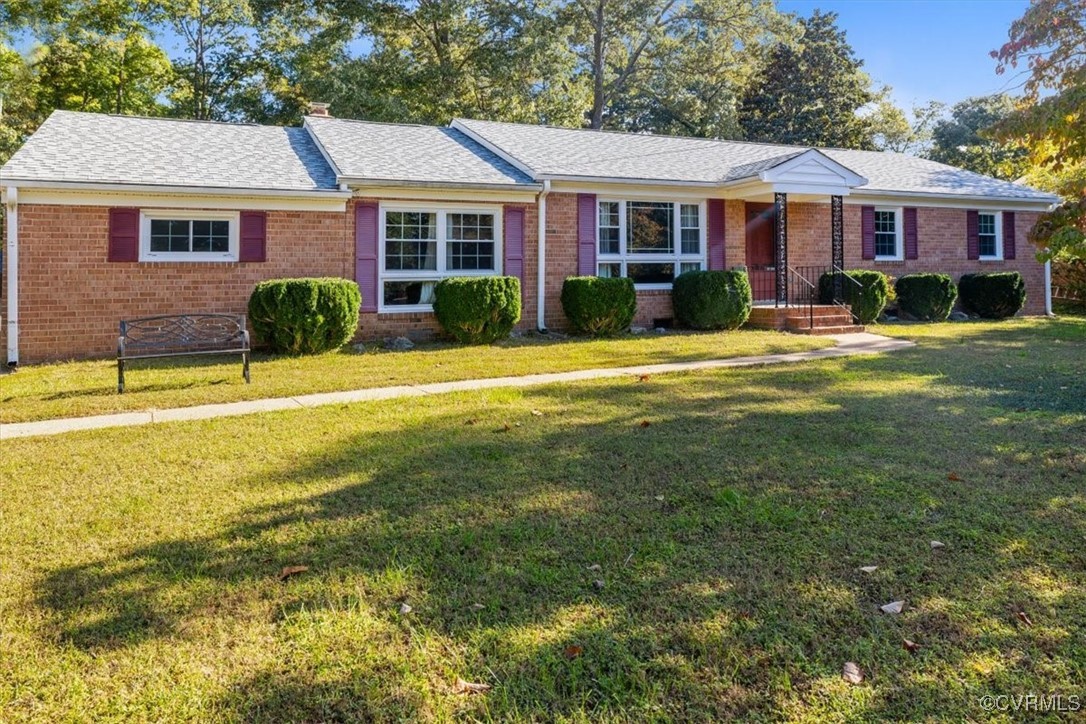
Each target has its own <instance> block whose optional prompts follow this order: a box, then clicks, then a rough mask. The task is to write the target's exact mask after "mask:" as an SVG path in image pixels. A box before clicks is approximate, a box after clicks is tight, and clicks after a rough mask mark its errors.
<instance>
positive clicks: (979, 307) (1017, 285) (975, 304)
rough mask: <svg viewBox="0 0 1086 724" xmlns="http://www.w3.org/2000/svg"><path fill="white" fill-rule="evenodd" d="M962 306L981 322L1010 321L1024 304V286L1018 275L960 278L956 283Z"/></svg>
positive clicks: (967, 276) (993, 274) (1009, 273)
mask: <svg viewBox="0 0 1086 724" xmlns="http://www.w3.org/2000/svg"><path fill="white" fill-rule="evenodd" d="M958 293H959V294H960V295H961V297H962V306H963V307H965V308H966V309H968V310H969V311H971V312H974V313H975V314H979V315H980V316H982V317H984V318H985V319H1005V318H1007V317H1013V316H1014V315H1015V314H1017V313H1018V310H1020V309H1021V308H1022V307H1023V306H1024V305H1025V303H1026V282H1025V281H1024V280H1023V279H1022V275H1021V274H1019V273H1018V272H993V273H990V274H963V275H962V278H961V279H959V280H958Z"/></svg>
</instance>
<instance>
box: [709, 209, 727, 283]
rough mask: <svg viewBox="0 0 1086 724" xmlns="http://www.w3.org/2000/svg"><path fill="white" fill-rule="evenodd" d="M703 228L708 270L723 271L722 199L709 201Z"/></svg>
mask: <svg viewBox="0 0 1086 724" xmlns="http://www.w3.org/2000/svg"><path fill="white" fill-rule="evenodd" d="M708 216H709V218H708V220H707V223H706V227H705V233H706V237H707V238H708V240H709V268H710V269H712V270H713V271H724V265H725V259H724V199H709V203H708Z"/></svg>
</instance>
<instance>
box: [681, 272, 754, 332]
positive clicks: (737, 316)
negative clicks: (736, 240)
mask: <svg viewBox="0 0 1086 724" xmlns="http://www.w3.org/2000/svg"><path fill="white" fill-rule="evenodd" d="M671 303H672V306H673V308H674V310H675V319H676V320H677V321H678V322H679V324H681V325H683V326H685V327H692V328H693V329H736V328H737V327H739V326H741V325H742V324H743V323H744V322H746V321H747V318H748V317H750V309H751V290H750V280H749V279H747V273H746V272H744V271H689V272H686V273H685V274H680V275H679V276H678V277H677V278H676V279H675V284H674V286H673V287H672V290H671Z"/></svg>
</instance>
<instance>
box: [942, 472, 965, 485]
mask: <svg viewBox="0 0 1086 724" xmlns="http://www.w3.org/2000/svg"><path fill="white" fill-rule="evenodd" d="M946 479H947V480H950V481H953V482H955V483H960V482H962V476H960V475H958V474H957V473H950V474H948V475H947V476H946Z"/></svg>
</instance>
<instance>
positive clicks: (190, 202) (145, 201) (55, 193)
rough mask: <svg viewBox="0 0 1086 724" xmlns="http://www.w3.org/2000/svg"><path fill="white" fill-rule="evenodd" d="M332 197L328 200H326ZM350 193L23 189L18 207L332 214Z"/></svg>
mask: <svg viewBox="0 0 1086 724" xmlns="http://www.w3.org/2000/svg"><path fill="white" fill-rule="evenodd" d="M329 197H331V198H329ZM349 198H350V194H349V193H340V192H336V193H335V194H334V195H333V194H326V195H323V196H320V197H316V198H315V197H313V196H309V197H293V196H251V195H249V194H247V193H244V192H235V193H233V194H231V195H226V194H212V195H208V194H202V193H182V192H174V191H169V190H163V189H159V190H156V191H154V192H153V193H146V192H140V191H133V190H131V189H125V190H118V191H109V190H93V189H73V188H63V189H56V188H41V187H37V188H26V187H23V188H22V192H21V193H20V196H19V203H20V204H27V205H31V204H38V205H42V204H50V205H57V206H132V207H143V206H154V207H158V208H171V209H179V208H189V209H191V208H200V209H216V210H218V209H224V210H225V209H230V210H241V211H244V210H251V211H333V212H342V211H345V210H346V208H347V200H348V199H349Z"/></svg>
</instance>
